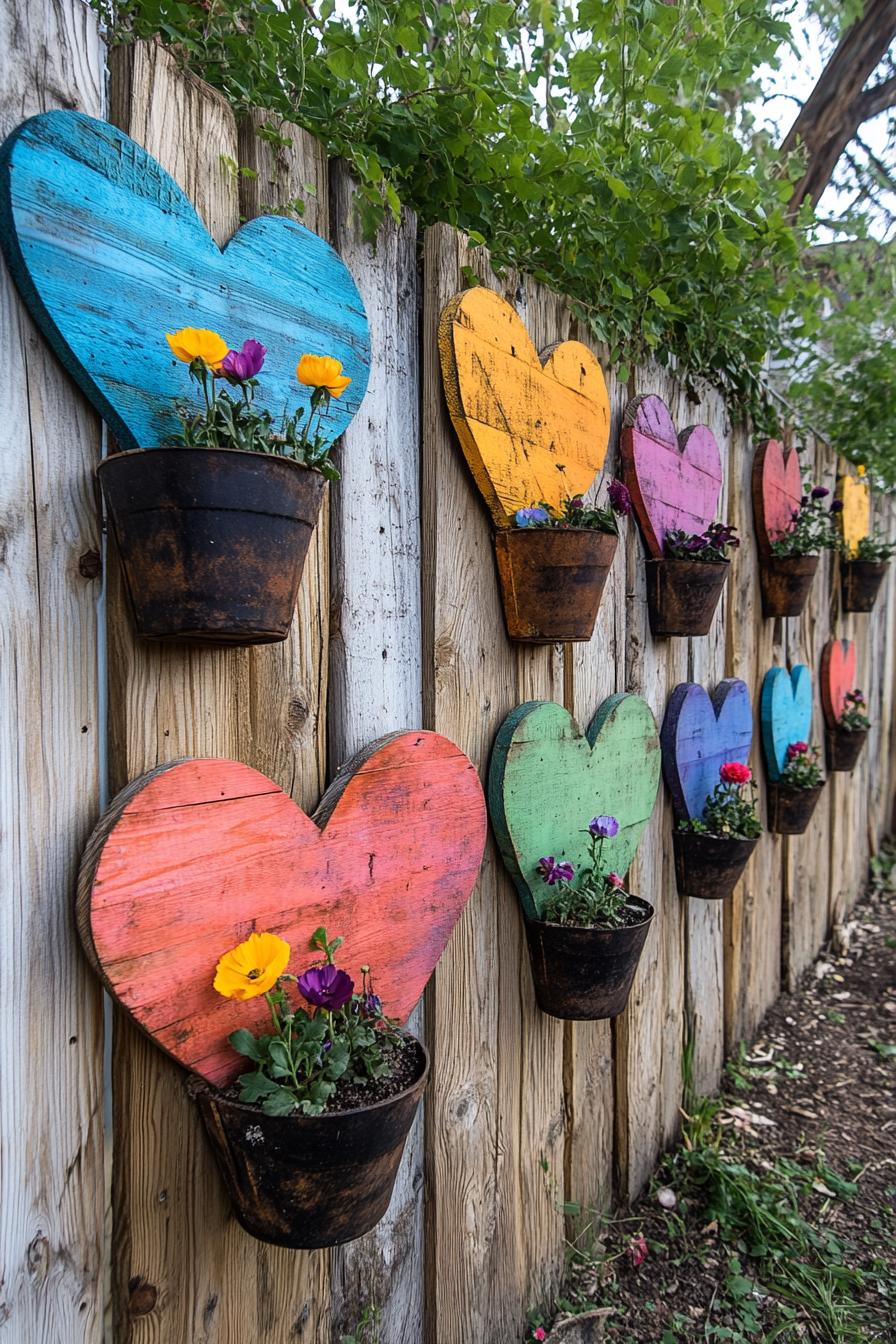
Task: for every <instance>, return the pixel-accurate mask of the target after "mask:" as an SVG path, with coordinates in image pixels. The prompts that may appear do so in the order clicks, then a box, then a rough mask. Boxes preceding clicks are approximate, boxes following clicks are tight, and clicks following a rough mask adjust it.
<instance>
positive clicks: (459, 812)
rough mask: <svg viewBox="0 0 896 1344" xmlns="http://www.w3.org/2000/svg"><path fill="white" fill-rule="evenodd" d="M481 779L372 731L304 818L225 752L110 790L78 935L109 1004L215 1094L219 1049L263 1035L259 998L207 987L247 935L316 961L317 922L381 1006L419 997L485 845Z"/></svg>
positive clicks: (433, 746) (426, 748) (450, 748)
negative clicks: (231, 1040)
mask: <svg viewBox="0 0 896 1344" xmlns="http://www.w3.org/2000/svg"><path fill="white" fill-rule="evenodd" d="M485 828H486V820H485V803H484V799H483V794H482V786H481V784H480V782H479V776H478V775H477V773H476V770H475V768H474V766H473V765H472V763H471V762H470V761H469V760H468V759H467V757H466V756H465V755H464V754H463V752H462V751H461V750H460V749H459V748H458V747H456V746H455V745H454V744H453V743H452V742H449V741H448V740H447V738H444V737H440V736H439V735H438V734H437V733H426V732H413V733H397V734H395V735H394V736H392V737H387V738H383V739H381V740H380V741H379V742H376V743H374V744H373V745H372V746H371V747H369V748H368V749H367V750H366V751H365V752H362V753H361V754H360V755H359V756H357V757H356V758H355V759H354V760H353V761H350V762H349V763H348V765H346V766H344V767H343V769H342V770H341V771H340V773H339V775H338V776H337V778H336V779H335V780H334V782H333V784H332V785H331V786H330V788H329V789H328V790H327V793H326V794H325V796H324V798H323V800H322V801H321V804H320V806H319V808H318V810H317V812H316V813H315V814H314V818H313V819H312V818H309V817H308V816H306V815H305V813H304V812H303V811H302V810H301V809H300V808H299V807H297V806H296V804H295V803H294V802H293V801H292V799H291V798H289V797H288V796H287V795H286V794H285V793H284V792H283V791H282V789H280V788H279V787H278V786H277V785H276V784H274V783H273V782H272V781H271V780H269V779H267V778H266V777H265V776H264V775H262V774H259V772H258V771H257V770H252V769H250V767H249V766H246V765H241V764H239V763H238V762H237V761H227V760H188V761H180V762H176V763H175V764H173V765H168V766H162V767H160V768H159V769H158V770H156V771H153V772H151V773H150V774H148V775H144V776H143V777H142V778H140V779H138V780H135V781H134V783H132V784H130V785H129V786H128V787H127V788H126V789H125V790H124V791H123V792H122V793H120V794H119V795H118V797H117V798H116V799H115V801H114V802H113V803H112V806H111V807H110V808H109V810H108V811H107V812H106V814H105V816H104V817H103V818H102V820H101V822H100V824H99V825H98V826H97V828H96V830H95V831H94V833H93V835H92V836H91V838H90V841H89V843H88V846H87V849H86V850H85V854H84V859H83V861H82V865H81V875H80V881H79V892H78V926H79V931H80V933H81V938H82V941H83V942H84V946H85V948H86V949H87V952H88V955H89V957H90V958H91V960H92V962H93V963H94V966H95V968H96V969H97V970H98V972H99V973H100V974H101V976H102V977H103V980H104V981H105V983H106V986H107V987H108V989H109V991H110V993H111V994H113V995H114V997H115V998H116V999H117V1000H118V1001H119V1003H121V1005H122V1006H123V1007H124V1008H125V1009H127V1011H128V1012H129V1013H130V1014H131V1016H132V1017H133V1018H134V1019H135V1020H136V1022H137V1023H138V1024H139V1026H141V1027H142V1028H143V1030H144V1031H146V1032H148V1034H149V1035H150V1036H151V1037H152V1038H153V1039H154V1040H155V1041H156V1043H157V1044H158V1045H160V1046H161V1047H162V1049H163V1050H165V1051H167V1052H168V1054H170V1055H172V1056H173V1057H174V1058H175V1059H176V1060H177V1061H178V1062H179V1063H181V1064H183V1065H185V1066H186V1067H187V1068H188V1069H193V1070H194V1071H195V1072H196V1073H199V1074H201V1075H202V1076H203V1077H204V1078H207V1079H208V1080H209V1081H210V1082H212V1083H215V1084H218V1085H221V1084H224V1083H226V1082H228V1081H229V1080H230V1079H231V1078H233V1077H234V1076H235V1075H236V1074H238V1073H239V1072H240V1069H241V1067H242V1063H241V1061H240V1059H239V1057H238V1056H237V1055H236V1054H235V1053H234V1051H233V1050H232V1049H231V1047H230V1046H229V1044H228V1042H227V1036H228V1034H229V1033H230V1032H231V1031H233V1030H234V1029H235V1028H236V1027H238V1026H248V1027H250V1028H252V1029H255V1030H256V1031H258V1030H261V1029H263V1026H264V1023H265V1021H266V1019H267V1014H268V1008H267V1004H266V1002H265V1000H264V998H263V997H261V998H257V999H252V1000H249V1001H247V1002H244V1003H240V1002H235V1001H233V1000H230V999H225V998H222V997H221V996H220V995H219V994H217V993H216V992H215V990H214V989H213V988H212V981H213V978H214V973H215V965H216V962H217V961H218V959H219V958H220V957H221V956H222V955H223V954H224V953H225V952H227V951H229V950H230V948H232V947H234V946H236V944H237V943H239V942H241V941H242V940H243V939H245V938H246V937H248V935H249V934H250V933H252V932H253V931H257V932H265V931H269V932H271V933H276V934H279V935H280V936H281V937H282V938H285V939H286V940H287V942H288V943H289V944H290V945H291V947H292V956H291V958H290V963H289V967H288V969H289V970H290V971H291V972H292V973H294V974H301V972H302V971H304V970H306V969H307V968H308V967H309V966H310V965H311V964H312V962H313V961H314V960H315V958H316V955H317V954H315V953H312V952H311V951H309V949H308V940H309V938H310V936H311V934H312V933H313V932H314V930H315V929H316V928H317V927H318V926H319V925H324V926H325V927H326V929H327V933H328V935H329V937H331V938H332V937H334V936H335V935H337V934H341V935H342V936H343V937H344V938H345V945H344V946H343V947H342V948H341V949H340V952H339V955H338V963H339V964H340V965H341V966H342V967H343V968H344V969H345V970H347V971H348V972H349V974H350V975H352V977H353V978H355V980H356V981H359V979H360V977H359V975H358V968H359V967H360V966H361V965H364V964H367V965H369V966H370V967H371V969H372V972H373V977H374V985H375V988H376V991H377V993H378V994H379V995H380V996H381V997H382V1000H383V1006H384V1009H385V1011H386V1012H387V1013H388V1014H389V1015H390V1016H391V1017H396V1018H398V1019H399V1020H400V1021H404V1020H405V1019H406V1018H407V1016H408V1014H409V1013H410V1011H411V1009H412V1008H413V1007H414V1005H415V1004H416V1003H417V1001H418V999H419V998H420V995H421V994H422V993H423V989H424V987H425V985H426V982H427V980H428V979H429V977H430V975H431V974H432V971H433V968H434V967H435V964H436V962H437V961H438V959H439V957H440V956H441V954H442V950H443V949H444V947H445V944H446V943H447V941H448V939H449V937H450V936H451V932H452V930H453V928H454V925H455V923H456V922H457V919H458V918H459V916H460V913H461V911H462V910H463V908H464V905H465V904H466V902H467V899H468V897H469V895H470V892H471V891H472V889H473V884H474V883H475V881H476V876H477V873H478V871H479V865H480V862H481V860H482V851H483V846H484V844H485Z"/></svg>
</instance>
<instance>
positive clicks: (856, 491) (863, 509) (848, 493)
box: [837, 475, 871, 555]
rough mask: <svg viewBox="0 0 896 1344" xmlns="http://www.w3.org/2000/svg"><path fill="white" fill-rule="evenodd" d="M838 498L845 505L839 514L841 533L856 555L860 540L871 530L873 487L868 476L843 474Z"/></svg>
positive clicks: (850, 552)
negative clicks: (871, 487)
mask: <svg viewBox="0 0 896 1344" xmlns="http://www.w3.org/2000/svg"><path fill="white" fill-rule="evenodd" d="M837 498H838V499H839V500H840V502H841V503H842V505H843V508H842V510H841V512H840V513H839V514H838V515H837V526H838V528H839V529H840V535H841V536H842V538H843V540H844V542H845V543H846V545H847V547H848V548H849V554H850V555H855V553H856V551H857V549H858V545H859V542H860V541H861V540H862V539H863V537H867V536H868V534H869V532H870V531H871V489H870V487H869V485H868V478H867V477H866V476H846V475H844V476H841V477H839V479H838V481H837Z"/></svg>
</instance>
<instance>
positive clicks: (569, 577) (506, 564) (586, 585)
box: [495, 527, 619, 644]
mask: <svg viewBox="0 0 896 1344" xmlns="http://www.w3.org/2000/svg"><path fill="white" fill-rule="evenodd" d="M618 542H619V538H618V537H617V536H615V535H614V534H612V533H610V532H601V531H599V530H598V529H597V528H591V527H589V528H585V527H579V528H569V529H565V530H562V529H560V528H548V527H544V528H538V527H532V528H526V527H518V528H507V529H502V530H501V531H499V532H496V533H495V559H496V561H497V564H498V578H499V580H500V583H501V593H502V596H503V599H504V620H505V622H506V624H507V633H508V635H509V636H510V638H511V639H516V640H522V641H524V642H525V643H527V644H553V643H555V642H557V641H564V642H576V643H582V642H587V640H589V639H590V638H591V636H592V634H593V632H594V622H595V620H596V619H597V611H598V608H599V607H600V599H601V597H602V595H603V591H604V584H605V583H606V581H607V575H608V574H609V572H610V566H611V565H612V563H613V556H614V555H615V554H616V546H617V544H618Z"/></svg>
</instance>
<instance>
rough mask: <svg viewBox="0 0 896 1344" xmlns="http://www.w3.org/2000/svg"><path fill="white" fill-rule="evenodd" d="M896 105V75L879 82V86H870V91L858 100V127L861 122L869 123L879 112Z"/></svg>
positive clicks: (865, 92)
mask: <svg viewBox="0 0 896 1344" xmlns="http://www.w3.org/2000/svg"><path fill="white" fill-rule="evenodd" d="M894 105H896V75H893V76H892V77H891V78H890V79H884V80H881V82H880V83H879V84H872V86H871V88H870V89H866V90H865V91H864V93H863V94H862V95H861V97H860V98H859V102H858V110H859V113H860V114H861V115H860V121H859V125H861V124H862V122H863V121H870V120H871V118H872V117H876V116H877V115H878V113H880V112H886V110H887V108H888V107H893V106H894Z"/></svg>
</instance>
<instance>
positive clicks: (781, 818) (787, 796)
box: [767, 782, 824, 835]
mask: <svg viewBox="0 0 896 1344" xmlns="http://www.w3.org/2000/svg"><path fill="white" fill-rule="evenodd" d="M823 788H824V783H821V784H816V785H815V786H814V787H813V788H808V789H803V788H798V787H797V786H796V785H793V784H781V783H771V782H770V783H769V786H768V794H767V797H768V829H769V830H770V831H773V832H774V833H775V834H776V835H802V834H803V832H804V831H805V829H806V827H807V826H808V825H809V822H810V821H811V820H812V814H813V813H814V811H815V808H816V806H817V804H818V800H819V798H820V797H821V791H822V789H823Z"/></svg>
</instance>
